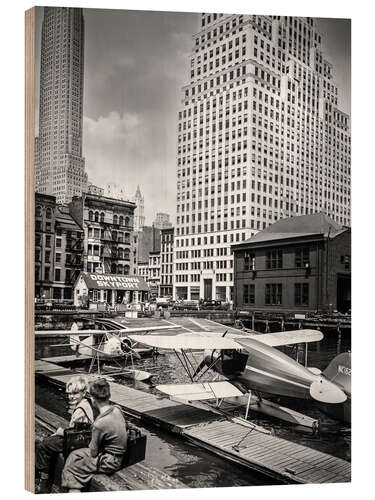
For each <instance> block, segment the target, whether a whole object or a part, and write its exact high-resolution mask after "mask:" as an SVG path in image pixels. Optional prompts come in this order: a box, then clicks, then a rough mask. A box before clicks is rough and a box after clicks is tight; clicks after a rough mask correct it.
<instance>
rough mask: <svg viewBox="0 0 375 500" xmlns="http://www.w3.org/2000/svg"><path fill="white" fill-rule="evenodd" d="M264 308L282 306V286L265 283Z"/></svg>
mask: <svg viewBox="0 0 375 500" xmlns="http://www.w3.org/2000/svg"><path fill="white" fill-rule="evenodd" d="M265 292H266V295H265V304H266V306H280V305H281V304H282V284H281V283H267V284H266V289H265Z"/></svg>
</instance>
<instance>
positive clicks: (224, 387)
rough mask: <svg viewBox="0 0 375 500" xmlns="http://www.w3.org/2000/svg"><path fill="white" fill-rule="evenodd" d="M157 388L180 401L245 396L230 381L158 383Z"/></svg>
mask: <svg viewBox="0 0 375 500" xmlns="http://www.w3.org/2000/svg"><path fill="white" fill-rule="evenodd" d="M156 389H158V390H159V391H161V392H163V393H164V394H167V395H168V396H170V397H173V399H178V400H180V401H205V400H208V399H223V398H230V397H234V396H243V393H242V392H241V391H240V390H239V389H237V387H235V386H234V385H233V384H231V383H230V382H226V381H222V382H203V383H200V384H171V385H157V386H156Z"/></svg>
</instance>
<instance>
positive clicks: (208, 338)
mask: <svg viewBox="0 0 375 500" xmlns="http://www.w3.org/2000/svg"><path fill="white" fill-rule="evenodd" d="M221 335H222V334H216V333H214V332H210V333H209V332H203V333H201V332H194V333H190V334H179V335H173V336H165V335H129V338H131V339H132V340H134V341H137V342H140V343H141V344H146V345H149V346H152V347H158V348H160V349H186V350H204V349H208V350H215V349H243V348H245V349H249V348H251V345H252V343H253V342H254V340H255V341H257V342H261V343H262V344H266V345H268V346H271V347H275V346H281V345H287V344H299V343H307V342H316V341H318V340H321V339H322V338H323V334H322V333H321V332H319V331H317V330H293V331H290V332H279V333H265V334H259V335H238V336H237V337H236V336H233V335H230V337H229V336H228V337H222V336H221Z"/></svg>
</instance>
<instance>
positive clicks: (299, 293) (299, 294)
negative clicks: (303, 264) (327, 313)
mask: <svg viewBox="0 0 375 500" xmlns="http://www.w3.org/2000/svg"><path fill="white" fill-rule="evenodd" d="M294 303H295V305H296V306H308V305H309V284H308V283H295V284H294Z"/></svg>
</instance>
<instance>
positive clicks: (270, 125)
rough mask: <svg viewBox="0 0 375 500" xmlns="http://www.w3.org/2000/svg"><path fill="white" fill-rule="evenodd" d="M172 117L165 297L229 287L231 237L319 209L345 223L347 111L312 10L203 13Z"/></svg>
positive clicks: (221, 294)
mask: <svg viewBox="0 0 375 500" xmlns="http://www.w3.org/2000/svg"><path fill="white" fill-rule="evenodd" d="M189 72H190V81H189V84H188V85H186V86H185V87H183V89H182V102H181V110H180V111H179V116H178V118H179V121H178V154H177V210H176V211H177V213H176V233H175V241H176V244H175V258H174V266H175V268H174V269H175V273H174V290H173V293H174V297H175V296H176V295H178V296H179V297H186V298H187V299H197V298H208V299H211V298H213V299H215V298H218V299H226V300H229V299H231V297H232V288H233V259H232V256H231V251H230V245H231V244H233V243H238V242H240V241H243V240H245V239H247V238H248V237H250V236H251V235H253V234H254V233H255V232H256V231H258V230H260V229H263V228H265V227H267V226H268V225H270V224H272V223H273V222H274V221H276V220H278V219H280V218H283V217H290V216H293V215H302V214H307V213H315V212H319V211H322V212H325V213H326V214H327V215H328V216H330V217H331V218H332V219H334V220H335V221H337V222H338V223H340V224H343V225H349V224H350V149H351V146H350V131H349V117H348V115H346V114H345V113H343V112H342V111H341V110H340V109H339V107H338V88H337V85H336V83H335V79H334V71H333V66H332V64H330V63H329V62H328V61H326V60H325V57H324V54H323V52H322V45H321V35H320V34H319V32H318V30H317V26H316V21H315V20H314V19H312V18H292V17H279V16H252V15H223V14H202V16H201V29H200V31H199V33H197V34H196V35H194V47H193V49H192V53H191V57H190V70H189Z"/></svg>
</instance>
